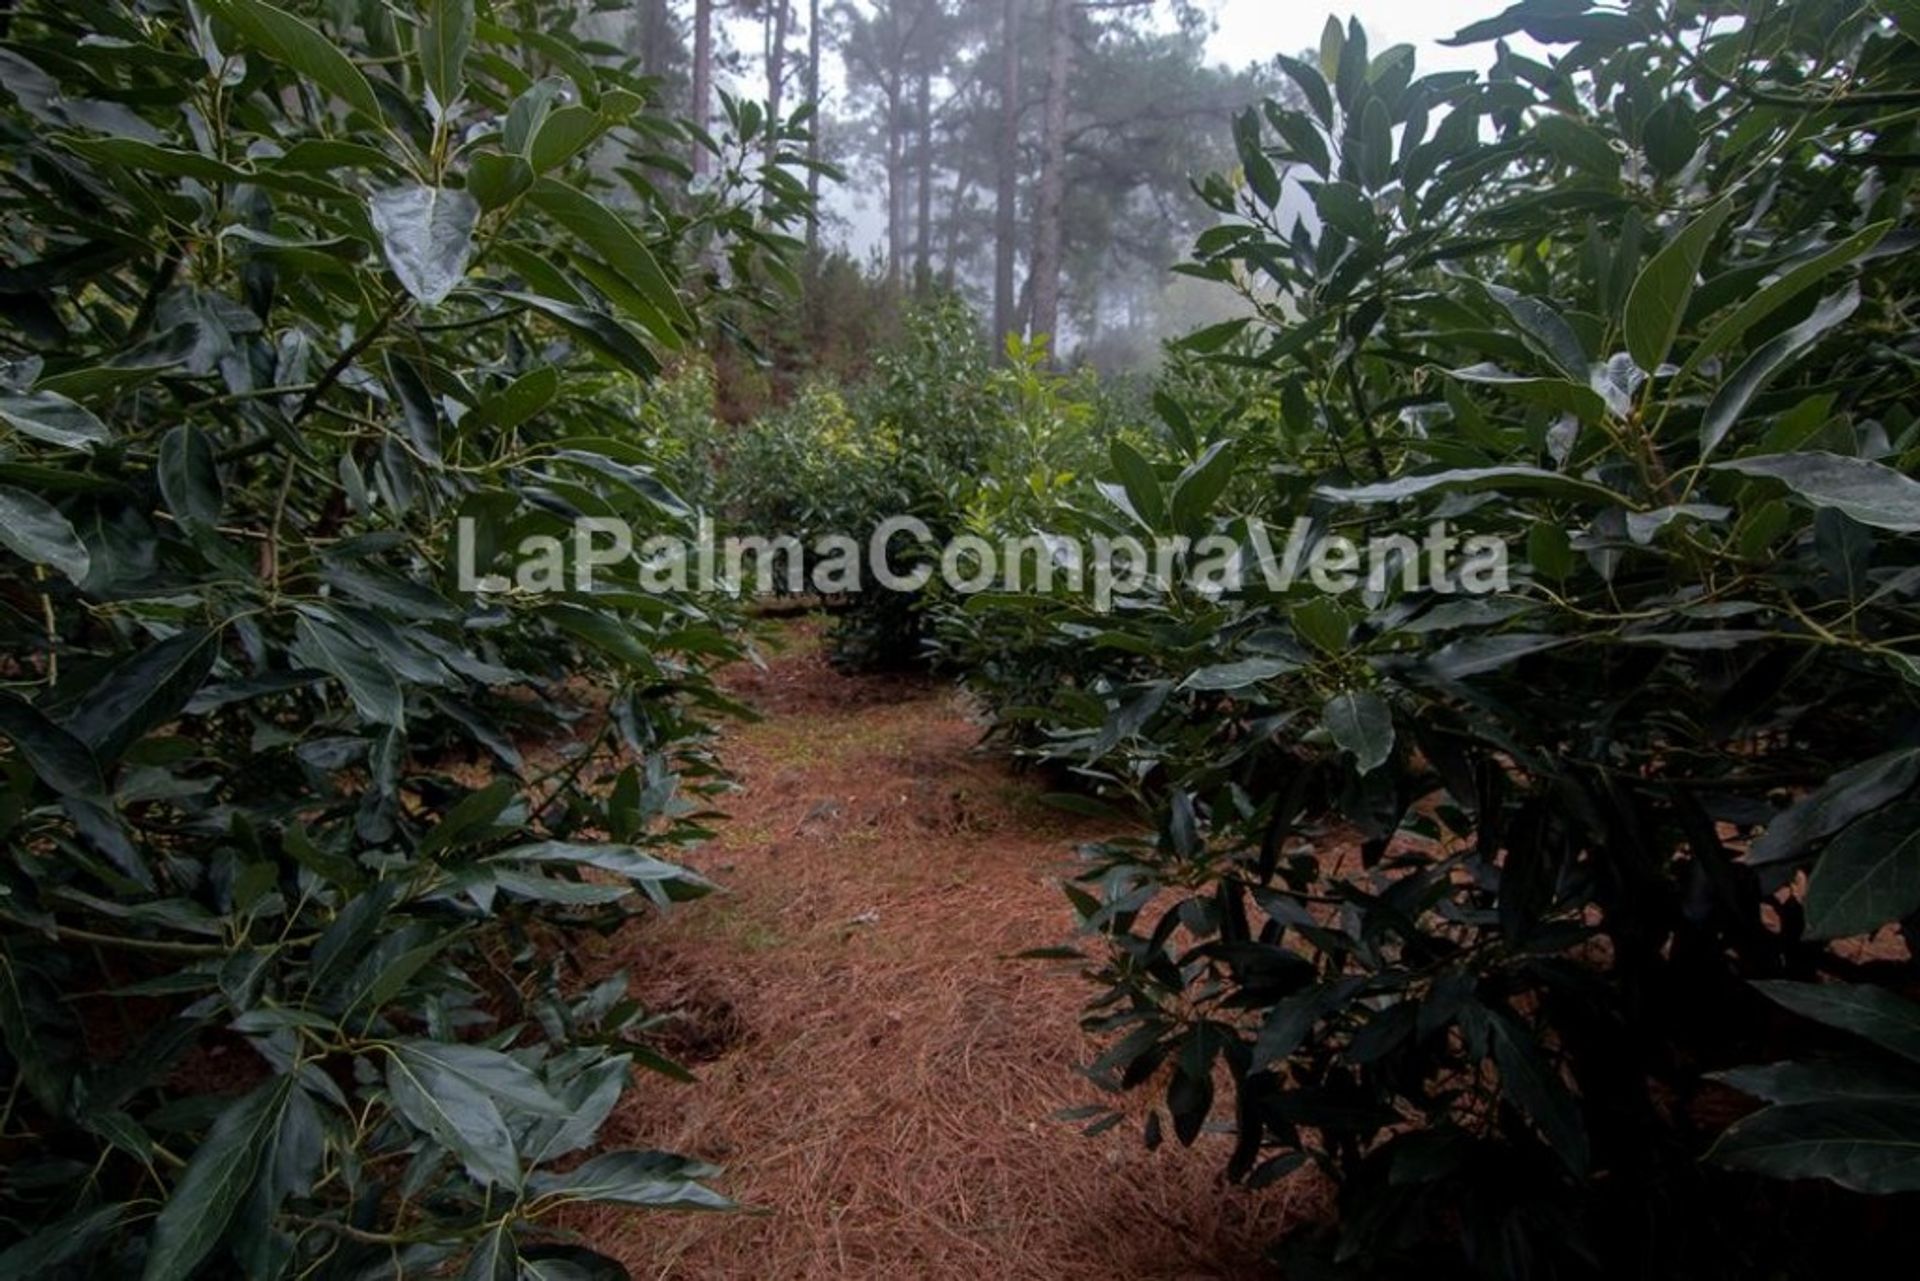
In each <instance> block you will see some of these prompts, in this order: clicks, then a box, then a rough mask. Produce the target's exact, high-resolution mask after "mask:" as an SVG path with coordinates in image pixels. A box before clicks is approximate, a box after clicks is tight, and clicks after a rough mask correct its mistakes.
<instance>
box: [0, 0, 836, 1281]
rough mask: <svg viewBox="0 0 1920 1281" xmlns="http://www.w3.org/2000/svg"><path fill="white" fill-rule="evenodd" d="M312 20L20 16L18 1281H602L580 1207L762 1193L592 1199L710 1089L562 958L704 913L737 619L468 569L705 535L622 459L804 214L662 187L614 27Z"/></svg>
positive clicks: (1, 1202)
mask: <svg viewBox="0 0 1920 1281" xmlns="http://www.w3.org/2000/svg"><path fill="white" fill-rule="evenodd" d="M298 8H299V10H300V12H299V13H298V14H295V13H290V12H288V11H285V10H282V9H278V8H275V7H273V6H271V5H269V4H267V3H265V2H264V0H203V2H202V3H200V4H198V5H197V6H189V5H183V4H175V3H165V2H163V3H157V4H141V5H131V4H123V3H110V2H107V0H76V3H71V4H65V5H59V6H54V5H46V4H35V5H29V6H24V7H21V8H19V9H10V11H9V25H8V28H7V34H8V44H7V47H6V48H5V50H4V51H0V66H3V67H4V73H5V80H6V85H7V89H8V91H9V95H10V96H9V98H8V99H7V101H6V103H5V105H4V107H3V108H0V154H3V156H4V159H3V160H0V167H3V168H4V172H5V174H6V177H7V182H6V186H5V194H4V196H0V200H4V202H5V209H6V221H5V231H4V233H0V255H3V256H4V259H5V268H4V285H3V286H0V291H3V292H0V298H3V299H4V307H3V308H0V311H3V312H4V320H3V321H0V342H4V344H5V348H6V352H7V356H8V359H7V360H6V362H5V364H4V365H0V424H4V427H3V428H0V543H4V546H5V548H6V554H5V556H4V557H0V601H3V602H4V605H3V606H0V628H3V629H4V632H3V633H0V635H4V660H0V662H3V666H0V675H3V676H4V679H5V681H6V685H7V689H6V691H5V692H4V693H0V735H4V736H5V738H7V739H8V740H10V741H11V744H12V753H11V755H10V756H8V757H7V758H5V760H4V761H0V832H3V833H4V836H5V840H6V845H7V850H8V856H7V858H6V859H5V860H4V862H0V974H3V975H4V979H5V982H4V983H0V1033H4V1045H5V1052H4V1058H3V1059H0V1062H4V1065H5V1068H6V1073H7V1076H8V1079H9V1088H8V1090H7V1094H6V1098H7V1102H6V1105H5V1108H4V1115H5V1117H6V1121H7V1125H6V1147H7V1150H6V1162H7V1166H8V1177H7V1179H6V1183H5V1188H4V1190H0V1221H3V1222H4V1227H0V1274H5V1275H12V1276H34V1277H59V1276H88V1277H97V1276H122V1275H125V1276H132V1275H140V1276H142V1277H144V1278H146V1279H147V1281H170V1279H173V1278H181V1277H185V1276H188V1275H195V1274H216V1273H217V1274H219V1275H246V1276H261V1277H268V1276H292V1275H299V1276H307V1277H349V1276H361V1275H370V1274H371V1273H372V1272H375V1271H378V1272H380V1273H382V1274H385V1273H387V1272H390V1271H392V1270H393V1269H395V1268H400V1269H403V1270H405V1271H407V1272H409V1273H410V1274H411V1273H424V1272H426V1271H428V1270H431V1269H435V1268H438V1267H440V1266H442V1265H443V1264H458V1263H459V1262H460V1261H461V1260H462V1259H464V1260H465V1265H464V1266H465V1268H466V1275H468V1276H475V1277H481V1276H485V1277H493V1276H512V1275H517V1274H518V1270H519V1268H520V1267H521V1265H522V1263H524V1264H525V1266H526V1267H527V1268H528V1269H529V1272H528V1274H529V1275H531V1274H532V1270H534V1269H536V1268H537V1270H538V1272H539V1274H540V1275H556V1276H557V1275H561V1274H562V1273H565V1274H567V1275H587V1274H593V1275H605V1274H606V1273H607V1270H608V1269H610V1268H611V1269H613V1270H614V1271H615V1272H617V1265H614V1264H611V1263H610V1261H608V1260H605V1259H603V1258H601V1257H600V1256H597V1255H594V1254H593V1253H592V1252H591V1251H588V1250H586V1249H584V1248H581V1247H579V1246H577V1245H574V1244H571V1243H570V1242H568V1241H566V1240H565V1239H564V1238H561V1237H557V1236H556V1235H555V1234H554V1232H553V1230H552V1229H551V1225H550V1219H551V1216H552V1215H553V1214H554V1213H555V1212H556V1211H559V1210H561V1209H563V1208H564V1207H566V1206H568V1205H570V1204H574V1203H577V1202H580V1201H583V1200H612V1201H619V1202H625V1203H629V1204H634V1205H639V1206H655V1207H669V1208H693V1209H713V1208H721V1207H724V1206H725V1205H726V1204H727V1203H726V1201H725V1200H724V1199H723V1198H722V1197H720V1196H719V1195H718V1194H716V1193H714V1192H712V1191H710V1190H709V1189H708V1188H707V1187H706V1186H704V1184H703V1183H702V1182H700V1180H702V1179H704V1178H705V1177H706V1176H707V1175H709V1174H711V1173H713V1171H711V1170H709V1169H707V1168H706V1167H704V1166H701V1165H700V1164H698V1163H696V1162H691V1161H686V1160H683V1159H681V1158H678V1157H675V1156H671V1155H669V1154H665V1153H657V1152H620V1151H615V1152H605V1153H601V1154H599V1155H594V1156H590V1157H588V1158H587V1159H586V1160H584V1161H581V1160H579V1157H580V1155H581V1154H582V1153H583V1152H585V1151H586V1150H588V1149H589V1148H590V1147H591V1146H592V1145H593V1143H594V1139H595V1135H596V1132H597V1130H598V1127H599V1125H600V1123H601V1122H602V1121H603V1120H604V1119H605V1118H606V1116H607V1115H608V1114H609V1112H610V1111H611V1109H612V1108H613V1107H614V1106H615V1104H616V1103H617V1102H618V1100H619V1099H620V1098H621V1096H622V1094H623V1092H624V1091H625V1090H626V1088H627V1085H628V1080H629V1077H630V1075H631V1074H632V1072H633V1070H634V1069H635V1068H649V1069H653V1070H657V1071H662V1072H667V1073H670V1074H674V1075H680V1072H679V1069H677V1068H676V1067H675V1066H674V1065H672V1064H671V1063H669V1062H667V1061H665V1060H662V1059H660V1058H659V1057H658V1056H657V1055H656V1054H654V1053H653V1052H652V1051H651V1050H649V1049H648V1048H647V1045H646V1043H645V1035H644V1033H645V1029H646V1022H645V1018H644V1014H643V1012H642V1011H641V1010H640V1009H639V1008H638V1007H637V1006H636V1005H635V1004H634V1002H633V1001H632V1000H631V999H630V998H629V997H628V996H627V995H626V984H625V979H624V978H622V977H618V976H616V977H614V978H610V979H607V980H606V981H604V982H601V983H598V984H597V985H595V986H591V987H583V985H582V984H581V981H580V977H579V975H578V973H577V967H576V966H575V965H574V964H573V963H572V958H571V953H570V950H569V949H570V947H571V946H572V944H571V940H574V939H578V938H580V937H581V936H582V932H583V931H587V932H605V931H608V930H611V929H613V928H614V927H616V926H618V925H619V924H621V923H622V922H623V921H625V920H627V919H629V918H630V917H631V916H633V915H635V914H636V913H637V912H638V911H640V910H642V907H643V906H644V905H648V904H665V903H667V902H669V901H671V900H675V899H681V898H686V897H689V896H692V895H697V894H700V893H703V892H705V890H706V889H707V888H708V887H707V885H706V883H705V882H704V881H702V880H701V879H700V878H699V877H697V876H695V875H693V874H691V873H690V872H687V871H685V870H684V869H682V868H680V867H678V866H677V865H675V864H674V863H672V862H670V861H668V859H667V858H666V857H664V856H665V855H668V854H670V853H671V852H672V850H673V849H674V847H676V846H678V845H679V844H681V843H683V842H685V841H686V840H688V839H690V838H692V837H694V836H696V835H698V834H699V833H700V832H701V830H702V829H701V826H700V824H701V814H702V808H703V807H702V803H701V797H702V795H704V794H705V793H707V792H709V791H711V790H712V788H713V787H714V786H715V784H716V782H717V774H716V771H715V769H714V766H713V764H712V762H711V761H710V759H709V758H708V754H707V751H706V747H705V736H706V728H705V722H706V719H707V718H708V717H709V716H710V715H711V714H712V711H713V709H716V708H719V707H723V706H725V703H724V700H722V699H721V698H719V696H718V695H717V694H716V693H715V691H714V689H713V687H712V685H711V683H710V681H709V679H708V675H707V672H708V669H709V667H710V666H711V664H712V663H713V662H715V661H716V660H718V659H721V658H724V657H726V656H727V655H729V654H730V653H732V652H733V638H732V630H731V626H730V623H729V620H728V619H726V618H725V617H724V616H716V615H715V614H714V613H712V612H711V611H710V610H709V609H708V608H707V607H706V606H704V605H702V604H700V603H698V602H696V601H694V600H691V599H687V598H680V597H671V596H659V595H647V594H642V593H641V592H639V591H638V590H637V587H635V586H633V585H632V584H626V585H622V584H621V583H620V582H619V581H617V580H615V579H613V578H611V577H606V576H603V578H602V581H601V582H600V584H598V585H597V586H596V588H595V589H594V590H593V591H591V592H584V591H572V592H565V593H560V594H551V595H541V594H534V593H529V592H523V591H518V590H509V591H506V592H500V593H495V592H481V593H476V592H475V591H474V590H472V589H471V584H463V582H462V578H461V573H460V570H461V568H462V567H461V565H460V563H459V562H460V560H461V554H460V545H459V543H458V542H457V541H456V539H455V537H454V535H455V532H456V531H457V530H459V529H460V528H461V527H462V526H463V525H469V522H470V525H469V527H470V528H471V529H472V530H474V531H476V536H475V539H474V544H475V547H474V550H473V556H472V562H473V564H472V566H471V567H472V568H473V569H474V570H475V571H476V572H477V573H479V574H485V573H487V572H488V571H489V570H490V569H493V568H495V567H496V558H497V555H498V553H500V552H502V551H503V550H504V549H507V548H511V547H513V546H515V545H516V544H517V543H518V542H519V541H520V540H521V539H522V538H523V537H526V536H529V535H540V534H552V535H556V536H564V535H565V534H566V531H567V528H568V522H569V521H570V519H571V518H572V517H574V516H576V515H579V514H583V513H585V514H597V515H619V516H624V517H629V518H631V519H633V520H634V521H636V522H637V523H639V524H640V525H641V526H642V527H643V528H644V529H652V530H682V529H685V528H687V527H688V526H689V524H690V521H691V512H690V509H689V507H688V505H687V504H686V503H685V502H683V501H682V500H681V499H680V498H679V497H678V496H677V495H675V494H674V493H673V492H672V490H671V488H670V487H669V486H667V485H666V484H664V483H663V482H662V481H661V480H660V479H659V477H657V476H655V475H654V474H653V473H652V472H651V471H650V470H649V463H650V459H649V457H648V455H647V453H646V451H644V450H642V449H639V448H636V447H634V446H633V445H631V444H628V443H622V442H621V441H617V440H614V439H611V438H612V437H613V436H616V435H621V434H624V433H623V431H622V429H623V427H624V425H625V420H626V418H627V417H628V415H629V414H630V413H631V411H632V406H633V403H634V398H635V395H636V391H635V389H636V387H638V386H639V385H641V384H642V383H644V382H646V381H647V380H649V379H652V378H653V377H654V376H655V375H656V374H657V372H658V370H659V368H660V364H661V361H662V359H663V356H664V355H665V354H667V353H671V352H673V351H676V350H678V349H680V348H682V347H684V346H685V345H686V344H687V342H688V339H689V338H690V337H691V336H693V335H694V334H695V333H697V332H698V328H699V324H700V319H699V309H700V307H701V306H704V305H706V304H705V302H704V301H703V302H702V303H701V304H698V305H696V304H695V303H694V302H691V301H690V300H689V298H688V297H687V295H686V294H685V293H684V292H683V291H682V290H681V289H680V288H679V287H678V285H677V283H676V271H675V267H674V264H675V263H676V262H678V261H682V260H687V259H689V258H690V257H691V256H692V255H694V254H696V253H710V252H727V253H729V254H731V255H732V256H733V257H734V258H735V260H736V268H738V267H739V266H740V265H741V264H743V263H751V262H752V261H754V260H755V259H756V258H757V257H758V256H759V255H760V254H762V253H763V252H764V250H763V249H762V248H760V247H759V246H770V247H772V248H774V249H780V248H781V247H783V246H786V245H790V244H791V243H792V242H791V238H790V237H787V236H786V235H785V234H784V232H783V231H782V230H781V229H782V227H783V226H785V225H788V224H791V223H792V222H794V221H795V220H796V219H797V217H798V216H799V214H800V213H801V210H800V209H799V208H798V206H796V205H795V204H794V203H793V201H792V197H791V191H793V190H797V187H795V186H794V185H793V184H792V183H791V181H790V180H789V181H788V183H787V184H786V185H785V186H783V187H777V188H776V189H775V190H774V192H773V194H772V196H771V197H769V198H767V199H766V200H765V201H764V202H763V198H762V194H761V190H760V176H759V175H757V173H756V172H755V171H750V170H745V169H743V168H742V165H744V164H749V163H750V164H752V165H755V166H757V165H758V164H759V157H760V156H761V154H762V149H763V146H764V142H765V134H766V131H767V130H768V129H771V128H776V126H771V125H768V124H767V123H766V122H764V121H762V120H759V119H757V118H755V119H750V120H739V121H736V123H738V124H741V125H742V127H741V128H740V129H739V131H738V133H739V136H736V137H732V138H729V139H727V140H725V141H723V142H722V143H721V144H718V145H719V148H720V152H721V154H720V157H719V161H718V163H719V167H720V169H721V172H722V174H723V177H724V180H723V181H722V182H721V183H719V184H717V185H716V187H715V188H714V192H715V193H716V194H709V195H707V196H704V197H700V198H699V199H693V198H690V197H687V196H685V194H684V193H679V192H675V191H673V190H672V189H671V188H666V189H662V188H658V187H656V186H655V180H656V179H655V175H656V173H658V172H660V171H657V170H655V169H653V168H650V167H649V162H648V159H647V157H648V156H649V155H652V154H654V153H655V151H656V149H657V148H658V147H659V146H660V145H662V144H663V143H664V144H669V145H678V144H679V143H680V142H681V141H682V140H683V139H684V138H685V137H686V136H687V135H686V134H685V133H684V131H683V130H682V129H681V128H680V126H678V125H676V124H674V123H673V122H671V121H669V120H666V119H665V118H663V117H660V116H658V115H656V114H654V113H653V112H652V111H651V110H650V109H649V108H648V107H647V105H646V98H647V94H648V89H647V86H646V84H645V83H644V82H643V81H642V80H641V79H639V77H638V76H637V74H636V73H635V71H634V70H633V68H632V66H631V64H630V62H629V61H628V60H626V59H625V58H624V57H623V56H622V55H620V54H618V53H617V51H614V50H611V49H608V48H606V47H604V46H599V45H596V44H594V43H592V42H590V41H587V40H583V39H581V38H578V37H576V36H574V35H572V34H570V33H569V30H568V24H569V22H570V21H571V15H572V12H573V10H572V8H571V7H569V6H553V5H547V4H544V3H532V2H528V3H518V4H511V5H507V4H503V5H499V6H495V7H494V8H493V10H492V11H491V13H490V14H485V15H476V13H475V10H474V8H473V6H472V5H471V4H469V3H467V2H466V0H435V2H434V3H432V4H429V5H426V6H424V7H423V8H422V9H421V10H420V11H419V12H418V15H417V16H416V15H415V13H414V11H412V10H407V11H405V12H402V11H400V10H390V9H387V8H383V7H380V6H361V7H359V8H357V9H356V8H354V7H353V6H347V7H344V8H343V7H341V6H337V5H300V6H298ZM778 128H779V129H780V131H781V137H782V139H785V138H787V137H791V136H797V135H794V134H793V133H792V131H791V130H788V129H787V128H786V127H785V126H778ZM792 158H793V157H792V156H791V155H789V154H787V153H784V152H783V153H782V155H781V156H780V157H779V161H780V163H781V164H785V163H788V162H789V161H791V160H792ZM746 231H751V232H753V233H754V235H753V237H751V238H744V237H743V236H742V234H741V233H743V232H746ZM735 275H736V278H739V279H750V278H754V277H752V276H750V275H749V274H748V273H745V272H741V271H738V270H736V273H735ZM576 677H578V678H583V679H578V680H576V679H575V678H576ZM543 1225H545V1226H543Z"/></svg>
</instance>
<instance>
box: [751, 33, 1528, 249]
mask: <svg viewBox="0 0 1920 1281" xmlns="http://www.w3.org/2000/svg"><path fill="white" fill-rule="evenodd" d="M1511 2H1512V0H1345V3H1337V2H1335V0H1202V5H1203V7H1204V8H1207V9H1210V10H1211V11H1212V12H1213V14H1214V18H1215V22H1216V23H1217V27H1218V29H1217V30H1216V31H1215V32H1214V35H1213V39H1212V41H1211V42H1210V44H1209V46H1208V52H1209V53H1210V54H1211V55H1212V56H1213V58H1214V60H1215V61H1218V62H1223V63H1226V64H1228V65H1229V66H1233V67H1243V66H1246V65H1247V64H1248V63H1250V62H1264V61H1266V60H1267V59H1269V58H1271V57H1272V56H1273V55H1274V54H1276V53H1295V54H1297V53H1301V52H1303V51H1308V50H1314V49H1318V48H1319V46H1320V32H1321V29H1322V28H1324V27H1325V26H1326V23H1327V16H1328V14H1330V13H1337V14H1339V15H1340V17H1341V18H1343V19H1344V18H1348V17H1357V18H1359V19H1360V25H1361V26H1363V27H1365V28H1366V29H1367V39H1368V43H1369V44H1370V45H1371V47H1372V48H1373V49H1374V50H1375V51H1378V50H1380V49H1384V48H1386V47H1387V46H1388V45H1393V44H1411V45H1413V46H1414V47H1415V48H1417V49H1418V50H1419V67H1420V70H1421V71H1422V72H1430V71H1452V70H1461V69H1467V68H1472V69H1475V70H1484V69H1485V68H1486V67H1487V66H1488V65H1489V64H1490V63H1491V62H1492V60H1493V46H1492V45H1491V44H1484V45H1474V46H1470V47H1468V48H1463V49H1450V48H1447V47H1446V46H1444V45H1441V44H1440V43H1439V41H1441V40H1444V39H1446V38H1447V37H1448V36H1451V35H1452V34H1453V33H1454V32H1456V31H1458V30H1459V29H1460V28H1461V27H1464V26H1466V25H1467V24H1468V23H1471V22H1476V21H1478V20H1480V19H1481V18H1487V17H1491V16H1493V15H1494V14H1496V13H1500V12H1502V11H1503V10H1505V9H1506V8H1507V7H1508V5H1509V4H1510V3H1511ZM737 39H739V40H740V42H741V43H742V44H743V45H744V47H746V48H749V49H752V48H757V47H758V46H757V43H756V41H757V39H758V32H757V30H751V29H743V31H742V32H741V33H740V35H739V36H738V37H737ZM1516 43H1518V44H1520V45H1521V46H1523V47H1524V46H1525V45H1526V44H1527V42H1526V41H1525V40H1524V39H1519V40H1517V41H1516ZM825 80H826V84H827V92H826V94H825V95H824V96H825V97H827V98H828V99H829V110H831V99H832V98H833V96H834V95H835V93H836V92H837V91H838V90H839V87H840V85H841V84H842V83H844V82H843V80H842V73H841V71H840V68H838V67H837V66H833V65H831V64H829V65H828V66H827V68H826V75H825ZM883 199H884V197H883V196H882V195H881V194H880V191H879V189H878V188H876V187H875V186H873V184H871V183H862V182H854V183H850V184H848V185H846V186H844V187H840V188H838V189H837V190H830V191H829V192H828V194H827V196H826V199H825V200H824V202H823V203H824V204H825V206H826V209H827V211H828V213H829V216H830V218H831V219H832V220H833V221H835V222H837V223H838V226H836V227H834V228H833V229H832V230H830V231H829V233H828V235H829V239H837V240H842V241H844V242H845V243H847V244H848V245H849V247H851V248H852V249H853V250H854V251H855V252H856V253H857V254H867V253H872V252H874V251H875V250H876V249H877V248H878V246H879V244H880V242H881V240H882V239H883V238H884V234H885V232H884V228H885V225H886V220H885V214H884V213H883V212H882V203H881V202H882V200H883Z"/></svg>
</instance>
